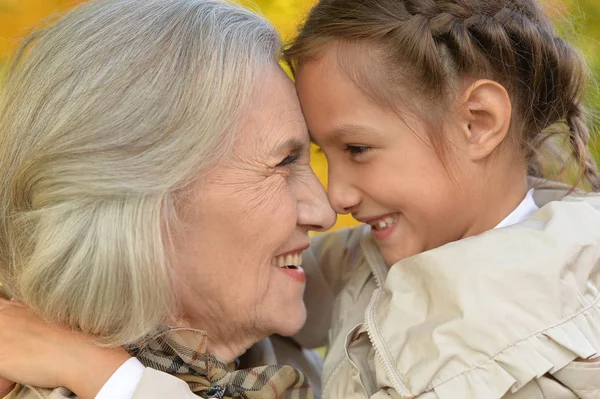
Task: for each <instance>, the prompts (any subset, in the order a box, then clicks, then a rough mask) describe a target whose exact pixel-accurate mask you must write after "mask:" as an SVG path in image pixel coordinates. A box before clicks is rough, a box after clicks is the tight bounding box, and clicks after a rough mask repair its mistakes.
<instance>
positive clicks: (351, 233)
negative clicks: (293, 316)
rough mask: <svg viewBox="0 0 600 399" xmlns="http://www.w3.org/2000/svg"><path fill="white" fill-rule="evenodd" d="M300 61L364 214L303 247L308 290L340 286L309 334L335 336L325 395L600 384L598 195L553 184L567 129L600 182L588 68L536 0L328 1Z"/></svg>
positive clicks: (306, 88)
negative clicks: (550, 169)
mask: <svg viewBox="0 0 600 399" xmlns="http://www.w3.org/2000/svg"><path fill="white" fill-rule="evenodd" d="M286 56H287V59H288V62H289V63H290V65H291V66H292V69H293V70H294V71H295V76H296V85H297V89H298V94H299V98H300V102H301V105H302V109H303V112H304V114H305V117H306V120H307V124H308V127H309V130H310V132H311V137H312V139H313V140H314V141H315V142H316V143H317V144H318V145H319V146H320V148H321V149H322V150H323V152H324V153H325V155H326V157H327V160H328V163H329V189H328V191H329V199H330V202H331V204H332V206H333V207H334V209H335V210H336V211H337V212H338V213H342V214H347V213H351V214H352V216H353V217H354V218H355V219H357V220H359V221H361V222H363V223H364V226H363V227H359V228H356V229H352V230H346V231H341V232H336V233H332V234H329V235H326V236H322V237H319V238H317V239H315V240H314V241H313V242H312V244H311V254H312V258H310V257H309V256H307V257H305V263H304V265H305V267H306V268H307V270H312V268H311V267H310V263H315V264H318V266H319V268H320V269H319V272H318V273H315V274H314V275H313V276H312V280H311V278H310V277H309V281H312V283H311V285H309V289H314V288H315V287H318V289H319V291H311V292H308V293H307V294H306V295H305V297H307V298H308V302H309V303H310V301H311V300H314V301H318V300H319V298H323V297H324V296H325V294H324V292H329V293H331V294H333V296H335V298H336V299H335V302H334V307H333V310H332V317H331V320H332V325H331V326H325V327H330V328H328V332H329V335H328V339H326V338H327V335H326V330H325V329H322V330H315V329H314V326H315V325H317V323H316V322H315V320H314V319H309V322H308V323H307V325H308V326H313V328H312V329H311V330H310V331H309V330H306V329H305V331H304V332H303V334H301V336H300V338H301V340H302V339H304V340H302V342H303V343H305V344H309V345H310V344H313V345H320V344H327V346H328V354H327V357H326V360H325V367H324V376H323V397H324V398H327V399H328V398H354V397H357V398H358V397H361V398H362V397H370V398H384V397H386V398H387V397H390V398H399V397H400V398H417V397H418V398H423V399H425V398H427V399H433V398H439V399H454V398H460V399H481V398H485V399H498V398H576V397H581V398H600V359H598V356H600V305H599V304H598V301H599V299H600V292H599V288H600V213H599V212H598V211H599V210H600V197H599V196H597V195H587V196H583V195H580V194H578V195H577V196H567V197H565V195H566V194H569V191H570V188H569V187H560V185H558V184H554V183H552V184H550V183H548V182H546V181H544V180H542V179H540V178H543V177H544V172H545V171H544V169H543V168H542V167H541V161H542V159H541V155H540V154H541V153H542V151H541V150H542V145H543V144H544V143H548V142H550V141H551V139H550V138H549V137H550V135H551V134H555V135H557V137H556V139H555V140H554V142H555V143H556V142H557V141H558V140H557V139H559V138H561V137H562V138H565V140H563V141H561V142H559V144H558V145H559V146H561V145H562V146H567V147H568V150H569V151H570V152H571V153H572V155H573V158H574V160H575V161H576V163H577V164H578V167H579V170H580V172H581V176H580V180H585V183H586V184H588V186H589V187H590V188H591V189H592V190H593V191H598V189H600V179H599V177H598V171H597V169H596V165H595V163H594V161H593V159H592V156H591V155H590V153H589V150H588V139H589V133H588V131H587V130H586V128H585V126H584V124H583V122H582V106H581V92H582V89H583V86H584V80H585V74H584V66H583V64H582V62H581V60H580V58H579V57H578V55H577V53H576V52H575V50H574V49H573V48H572V47H571V46H570V45H569V44H568V43H566V42H565V41H563V40H562V39H560V38H559V37H557V36H556V34H555V33H554V31H553V29H552V27H551V24H550V23H549V21H548V19H547V18H546V17H545V16H544V14H543V12H542V10H541V9H540V7H539V6H538V5H537V4H536V3H535V2H534V1H533V0H510V1H509V0H435V1H434V0H377V1H364V0H323V1H321V2H320V3H319V4H318V5H317V6H316V7H315V8H314V9H313V10H312V12H311V14H310V16H309V17H308V20H307V21H306V23H305V25H304V27H303V28H302V31H301V33H300V35H299V37H298V38H297V39H296V40H295V42H294V43H293V44H292V45H291V46H290V47H289V48H288V49H287V53H286ZM563 132H564V135H563V136H560V135H559V133H563ZM563 142H564V144H562V143H563ZM548 162H549V160H548V159H546V160H545V163H546V164H547V163H548ZM528 176H532V177H537V178H538V179H533V178H530V179H529V181H528ZM563 197H564V198H563ZM319 283H321V284H319ZM323 287H325V289H324V288H323ZM309 309H311V306H309ZM322 310H323V307H321V311H322ZM309 315H311V316H313V317H317V316H318V317H321V318H322V317H323V314H322V313H321V314H318V315H316V314H315V313H314V312H313V313H312V314H311V313H310V312H309ZM310 334H312V338H313V340H311V341H309V340H307V336H308V335H310ZM305 335H306V336H305Z"/></svg>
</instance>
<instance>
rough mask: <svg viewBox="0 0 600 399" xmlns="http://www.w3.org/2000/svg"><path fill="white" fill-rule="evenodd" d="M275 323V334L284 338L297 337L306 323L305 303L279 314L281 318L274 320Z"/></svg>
mask: <svg viewBox="0 0 600 399" xmlns="http://www.w3.org/2000/svg"><path fill="white" fill-rule="evenodd" d="M273 321H274V322H275V323H276V324H275V325H276V328H275V331H274V333H275V334H278V335H281V336H284V337H290V336H292V335H296V334H297V333H298V331H300V329H301V328H302V327H303V326H304V323H306V307H305V306H304V302H300V303H299V304H298V305H296V306H294V307H293V308H292V307H289V308H287V309H286V310H285V311H283V312H281V314H279V317H277V318H273Z"/></svg>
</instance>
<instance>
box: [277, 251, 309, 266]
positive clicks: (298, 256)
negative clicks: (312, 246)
mask: <svg viewBox="0 0 600 399" xmlns="http://www.w3.org/2000/svg"><path fill="white" fill-rule="evenodd" d="M272 263H273V265H274V266H277V267H282V268H297V267H300V266H302V252H296V253H293V254H287V255H280V256H277V257H275V258H273V261H272Z"/></svg>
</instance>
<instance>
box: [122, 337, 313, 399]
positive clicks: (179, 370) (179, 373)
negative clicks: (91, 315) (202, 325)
mask: <svg viewBox="0 0 600 399" xmlns="http://www.w3.org/2000/svg"><path fill="white" fill-rule="evenodd" d="M206 344H207V336H206V333H204V332H203V331H198V330H191V329H183V328H181V329H169V330H166V331H163V332H161V333H159V334H157V335H156V336H154V337H153V338H151V339H150V340H149V341H147V343H146V344H145V345H144V346H142V347H141V348H134V349H131V350H130V352H131V353H132V354H133V355H134V356H135V357H137V358H138V359H139V360H140V362H142V364H144V366H146V367H151V368H153V369H155V370H159V371H162V372H165V373H168V374H171V375H174V376H176V377H178V378H180V379H182V380H183V381H185V382H186V383H187V384H188V385H189V387H190V389H191V391H192V392H194V393H195V394H196V395H198V396H200V397H202V398H219V399H223V398H243V399H279V398H286V399H314V395H313V392H312V389H311V387H310V384H309V382H308V380H307V378H306V377H305V376H304V375H303V374H302V373H301V372H299V371H298V370H295V369H293V368H292V367H290V366H279V365H269V366H262V367H253V368H249V369H243V370H235V371H230V367H228V365H227V364H225V363H223V362H221V361H219V360H217V359H216V358H215V357H214V356H212V355H210V354H208V353H207V352H206Z"/></svg>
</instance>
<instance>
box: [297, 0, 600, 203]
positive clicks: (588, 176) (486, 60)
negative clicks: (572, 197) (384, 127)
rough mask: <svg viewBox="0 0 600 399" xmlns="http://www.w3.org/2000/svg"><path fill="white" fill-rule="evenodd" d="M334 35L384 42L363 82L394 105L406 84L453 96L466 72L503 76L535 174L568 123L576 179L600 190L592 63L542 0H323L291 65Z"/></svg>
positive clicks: (429, 94) (374, 44)
mask: <svg viewBox="0 0 600 399" xmlns="http://www.w3.org/2000/svg"><path fill="white" fill-rule="evenodd" d="M330 42H338V43H359V44H365V45H368V46H370V47H371V48H375V49H376V50H375V53H373V54H371V56H373V57H377V58H378V60H377V61H378V62H377V65H378V66H380V68H381V71H380V72H381V73H379V74H378V75H376V76H377V77H378V78H379V79H381V80H382V82H379V84H377V85H375V84H364V83H365V82H367V81H369V78H368V76H366V75H367V73H366V71H365V73H363V75H362V79H358V80H360V81H361V82H359V86H361V84H360V83H363V84H362V86H364V87H360V88H361V89H362V90H363V91H366V92H368V93H367V94H369V95H370V96H371V97H372V98H375V99H377V100H379V101H381V102H383V103H386V104H388V105H390V106H392V104H389V103H390V102H396V103H397V101H398V100H399V97H401V96H399V95H398V92H397V88H398V87H400V86H399V85H402V86H401V87H404V88H408V89H410V91H411V93H419V94H423V95H424V96H425V98H429V99H430V100H435V101H436V103H438V104H440V103H441V104H443V102H440V99H449V94H450V93H452V88H454V87H456V83H457V81H458V80H457V78H458V77H461V76H469V77H473V78H488V79H493V80H495V81H497V82H499V83H501V84H502V85H503V86H504V87H505V88H506V89H507V91H508V93H509V95H510V98H511V102H513V109H514V110H515V112H514V115H513V120H512V123H511V126H512V131H513V133H515V134H513V138H515V139H516V140H517V142H518V143H519V146H520V149H521V150H522V151H523V153H524V155H525V157H526V159H527V160H528V169H529V170H528V172H529V174H530V175H534V176H537V177H543V174H544V173H543V169H542V167H541V166H540V162H539V159H540V157H539V156H538V155H539V154H540V148H541V146H542V145H543V144H544V143H545V142H546V141H547V139H548V138H549V137H551V136H552V135H556V134H558V133H563V134H564V135H565V136H566V138H568V140H567V142H568V143H569V147H570V153H571V156H572V158H573V159H574V160H575V161H576V162H577V164H578V166H579V170H580V176H579V179H578V181H577V184H579V183H580V182H581V181H582V180H584V179H585V180H587V181H588V182H589V184H590V186H591V188H592V189H593V190H594V191H600V174H599V172H598V169H597V166H596V163H595V161H594V159H593V157H592V155H591V153H590V150H589V140H590V132H589V130H588V129H587V127H586V125H585V123H584V108H583V105H582V103H581V98H582V92H583V90H584V88H585V84H586V80H587V73H586V68H585V65H584V63H583V61H582V59H581V56H580V55H579V53H578V52H577V51H576V50H575V49H574V48H573V47H572V46H571V45H570V44H569V43H567V42H566V41H565V40H563V39H561V38H560V37H559V36H558V35H557V34H556V33H555V31H554V29H553V27H552V25H551V23H550V21H549V20H548V18H547V17H546V16H545V15H544V13H543V11H542V9H541V7H540V6H539V5H538V4H537V3H536V2H535V1H534V0H369V1H364V0H322V1H320V2H319V3H318V4H317V5H316V6H315V7H314V8H313V9H312V11H311V13H310V14H309V16H308V19H307V20H306V23H305V24H304V26H303V27H302V29H301V31H300V33H299V35H298V37H297V38H296V39H295V40H294V42H292V43H291V45H290V46H288V47H287V48H286V50H285V59H286V61H287V62H288V64H289V65H290V67H291V68H292V71H293V70H294V69H295V67H296V66H298V65H299V64H301V63H302V62H305V61H308V60H310V59H312V58H316V57H318V56H319V54H320V53H319V52H320V51H322V50H323V48H324V45H325V44H328V43H330ZM375 74H376V72H375V71H373V70H369V71H368V75H371V76H375ZM372 79H373V78H371V82H372ZM355 80H357V79H355ZM386 80H389V81H386ZM394 90H396V93H394V92H393V91H394ZM391 99H393V100H391ZM557 126H566V129H562V130H560V129H556V127H557ZM550 128H552V129H550ZM515 136H516V137H515ZM432 139H433V141H434V143H435V141H436V140H438V141H439V140H440V138H439V137H432Z"/></svg>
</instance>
